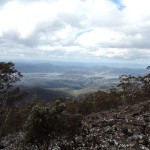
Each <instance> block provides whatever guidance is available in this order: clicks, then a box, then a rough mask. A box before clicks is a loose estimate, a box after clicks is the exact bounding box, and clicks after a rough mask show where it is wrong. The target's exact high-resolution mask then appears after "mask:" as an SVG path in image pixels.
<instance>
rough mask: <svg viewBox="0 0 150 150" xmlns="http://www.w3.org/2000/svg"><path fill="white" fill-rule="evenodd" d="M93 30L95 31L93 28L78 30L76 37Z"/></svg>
mask: <svg viewBox="0 0 150 150" xmlns="http://www.w3.org/2000/svg"><path fill="white" fill-rule="evenodd" d="M91 31H93V29H86V30H83V31H81V32H78V33H77V34H76V38H77V37H79V36H81V35H82V34H84V33H87V32H91Z"/></svg>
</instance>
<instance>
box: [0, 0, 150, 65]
mask: <svg viewBox="0 0 150 150" xmlns="http://www.w3.org/2000/svg"><path fill="white" fill-rule="evenodd" d="M0 59H2V60H3V59H10V60H11V59H12V60H14V59H22V60H72V61H102V60H106V61H113V60H114V61H126V62H129V61H134V62H146V63H148V62H150V0H0Z"/></svg>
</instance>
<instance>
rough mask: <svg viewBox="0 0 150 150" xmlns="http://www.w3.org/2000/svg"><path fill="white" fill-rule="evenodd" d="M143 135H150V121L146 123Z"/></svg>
mask: <svg viewBox="0 0 150 150" xmlns="http://www.w3.org/2000/svg"><path fill="white" fill-rule="evenodd" d="M145 135H150V123H148V124H147V126H146V128H145Z"/></svg>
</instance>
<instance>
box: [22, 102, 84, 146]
mask: <svg viewBox="0 0 150 150" xmlns="http://www.w3.org/2000/svg"><path fill="white" fill-rule="evenodd" d="M65 109H66V107H65V103H60V101H56V103H55V104H54V105H52V106H49V107H43V106H35V107H34V108H33V110H32V113H31V115H30V116H29V117H28V119H27V121H26V123H25V127H24V131H25V143H26V144H27V143H30V144H35V145H37V146H38V147H40V146H41V145H45V149H48V146H49V142H50V139H54V138H56V137H58V136H65V135H67V136H69V137H71V136H73V135H74V134H76V133H78V132H79V129H80V127H81V125H82V124H81V119H82V117H81V115H78V114H69V113H67V112H66V111H65Z"/></svg>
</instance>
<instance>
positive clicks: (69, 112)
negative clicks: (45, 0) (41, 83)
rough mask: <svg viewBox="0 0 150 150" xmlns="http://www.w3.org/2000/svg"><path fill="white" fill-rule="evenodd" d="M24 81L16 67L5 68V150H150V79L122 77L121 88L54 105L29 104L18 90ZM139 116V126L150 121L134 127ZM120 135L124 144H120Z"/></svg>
mask: <svg viewBox="0 0 150 150" xmlns="http://www.w3.org/2000/svg"><path fill="white" fill-rule="evenodd" d="M146 69H150V66H148V67H147V68H146ZM21 78H22V74H21V73H20V72H18V71H17V70H16V68H15V64H14V63H12V62H0V149H6V150H9V149H16V150H35V149H37V150H41V149H43V150H48V149H62V150H70V149H85V150H90V149H91V150H92V149H99V150H101V149H117V148H119V145H121V144H122V145H124V147H123V146H122V149H123V148H124V149H130V148H133V149H140V148H141V147H142V146H143V147H144V148H145V149H146V148H147V149H149V148H150V141H149V135H150V127H149V125H150V109H149V101H148V100H150V73H148V74H145V75H143V76H132V75H122V76H120V78H119V81H120V82H119V84H118V85H117V86H116V87H110V89H109V90H108V91H107V92H106V91H98V92H95V93H92V94H90V95H88V96H85V97H82V98H80V100H78V99H76V100H74V99H72V98H68V99H64V98H59V99H56V100H55V101H52V102H47V101H44V100H42V99H40V98H38V97H34V98H32V99H30V100H28V102H26V101H25V97H26V96H27V94H28V93H27V92H26V91H23V90H21V89H20V88H18V87H17V88H16V87H14V84H15V83H16V82H17V81H19V80H20V79H21ZM121 113H122V118H121V116H120V115H121ZM132 115H133V116H132ZM146 115H147V116H146ZM137 116H138V117H139V119H137V120H139V121H138V123H139V124H140V119H141V118H142V117H143V118H144V116H145V118H146V119H147V120H146V119H145V120H144V119H141V120H142V121H143V124H142V123H141V124H142V125H135V124H136V123H135V124H134V125H133V121H132V123H131V122H130V120H133V119H135V118H136V117H137ZM140 117H141V118H140ZM116 124H118V126H117V125H116ZM119 124H121V125H119ZM135 131H137V132H138V133H137V132H136V134H134V132H135ZM104 133H105V134H104ZM115 134H120V136H121V134H123V136H124V137H125V139H122V141H120V143H119V142H117V140H116V139H115ZM135 135H139V136H138V138H137V137H135ZM141 136H142V137H141ZM110 137H111V138H110ZM129 137H135V138H134V139H132V140H131V141H130V142H127V143H128V147H125V145H126V146H127V144H124V143H125V142H124V141H123V140H126V139H128V138H129ZM106 139H109V140H106ZM139 141H140V142H139ZM129 143H132V144H129ZM120 149H121V148H120ZM141 149H142V148H141Z"/></svg>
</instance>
